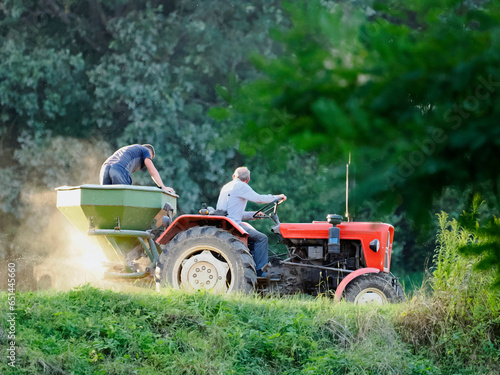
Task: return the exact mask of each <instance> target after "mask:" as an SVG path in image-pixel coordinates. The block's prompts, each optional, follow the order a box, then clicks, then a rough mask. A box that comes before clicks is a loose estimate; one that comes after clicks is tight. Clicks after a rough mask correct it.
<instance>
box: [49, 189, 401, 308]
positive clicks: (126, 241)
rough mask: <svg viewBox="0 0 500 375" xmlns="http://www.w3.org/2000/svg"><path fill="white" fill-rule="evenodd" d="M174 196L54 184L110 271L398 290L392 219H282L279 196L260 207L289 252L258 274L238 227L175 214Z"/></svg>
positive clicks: (223, 283)
mask: <svg viewBox="0 0 500 375" xmlns="http://www.w3.org/2000/svg"><path fill="white" fill-rule="evenodd" d="M176 202H177V196H176V195H174V194H169V193H166V192H164V191H162V190H159V189H156V188H153V187H140V186H130V185H106V186H102V185H82V186H75V187H71V186H64V187H60V188H57V207H58V208H59V210H61V212H62V213H63V214H64V215H65V216H66V217H67V218H68V219H69V220H71V222H72V223H73V224H74V225H75V226H76V227H77V228H78V229H79V230H80V231H82V232H86V233H87V234H88V235H89V236H91V237H93V238H94V239H95V240H96V241H97V243H98V244H99V246H100V247H101V249H102V251H103V253H104V255H105V256H106V258H107V260H108V263H107V266H106V267H108V269H109V270H110V271H112V272H107V273H106V274H105V275H106V276H107V277H113V278H124V279H139V278H148V277H149V278H151V277H154V278H155V280H156V283H157V286H159V287H160V286H161V285H170V286H171V287H173V288H177V289H187V290H197V289H206V290H211V291H215V292H222V293H231V292H251V291H254V290H258V291H260V292H262V293H277V294H293V293H299V292H301V293H310V294H318V293H323V294H332V295H333V294H334V295H335V298H336V299H337V300H338V299H340V298H342V297H344V298H345V299H346V300H348V301H352V302H354V303H358V304H362V303H370V302H379V303H384V302H397V301H401V300H402V299H403V298H404V294H403V291H402V288H401V285H400V284H399V282H398V280H397V278H395V277H394V276H392V274H391V273H390V272H389V271H390V263H391V251H392V240H393V237H394V228H393V227H392V226H391V225H389V224H383V223H362V222H343V221H342V217H341V216H338V215H328V216H327V220H326V221H314V222H312V223H293V224H290V223H283V224H282V223H280V221H279V218H278V213H277V211H278V206H279V204H280V201H275V202H273V203H270V204H268V205H266V206H264V207H262V208H261V209H259V210H258V211H257V212H256V214H255V216H256V217H257V215H261V214H262V215H263V216H264V217H267V218H270V219H271V220H272V221H273V225H272V228H271V231H272V232H274V233H276V235H278V237H279V238H280V242H281V243H282V244H284V245H285V246H286V250H287V251H286V252H282V253H281V254H280V255H276V256H273V257H272V258H271V261H270V263H269V264H268V265H267V275H268V277H266V278H257V275H256V272H255V263H254V260H253V257H252V254H251V251H252V249H251V246H250V247H249V246H248V245H249V244H248V233H247V232H246V231H245V229H244V228H243V227H242V226H240V225H239V224H237V223H236V222H234V221H233V220H231V219H229V218H228V217H226V216H222V215H217V212H211V210H209V209H206V208H203V209H202V210H200V214H199V215H198V214H197V215H189V214H188V215H181V216H178V217H176V218H175V220H174V217H175V212H176Z"/></svg>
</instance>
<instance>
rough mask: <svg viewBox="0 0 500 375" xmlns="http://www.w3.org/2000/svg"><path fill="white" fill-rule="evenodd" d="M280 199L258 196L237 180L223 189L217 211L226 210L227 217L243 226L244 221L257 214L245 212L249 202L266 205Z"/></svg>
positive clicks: (271, 196)
mask: <svg viewBox="0 0 500 375" xmlns="http://www.w3.org/2000/svg"><path fill="white" fill-rule="evenodd" d="M278 198H279V196H277V195H272V194H265V195H261V194H257V193H256V192H255V191H254V190H253V189H252V188H251V187H250V186H249V185H248V184H247V183H246V182H243V181H241V180H240V179H238V178H235V179H234V180H233V181H231V182H228V183H227V184H225V185H224V186H223V187H222V189H221V191H220V194H219V199H218V201H217V209H218V210H226V211H227V217H229V218H230V219H232V220H234V221H236V222H237V223H238V224H241V221H242V220H250V219H252V217H253V215H254V214H255V212H249V211H245V208H246V206H247V202H248V201H251V202H254V203H257V204H265V203H271V202H272V201H274V200H276V199H278Z"/></svg>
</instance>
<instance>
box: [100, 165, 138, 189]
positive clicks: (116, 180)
mask: <svg viewBox="0 0 500 375" xmlns="http://www.w3.org/2000/svg"><path fill="white" fill-rule="evenodd" d="M99 182H100V184H101V185H117V184H123V185H132V177H131V176H130V172H129V171H127V170H126V169H125V168H123V167H122V166H121V165H119V164H103V165H102V167H101V173H100V175H99Z"/></svg>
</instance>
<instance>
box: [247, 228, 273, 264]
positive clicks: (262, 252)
mask: <svg viewBox="0 0 500 375" xmlns="http://www.w3.org/2000/svg"><path fill="white" fill-rule="evenodd" d="M242 226H243V228H245V230H246V231H247V232H248V234H249V235H250V236H249V237H248V245H249V248H250V250H252V249H253V260H254V261H255V269H256V270H257V271H258V270H260V269H261V268H262V267H264V266H265V265H266V264H267V262H268V260H269V254H268V246H267V236H266V235H265V234H264V233H261V232H259V231H258V230H257V229H255V228H254V227H252V226H251V225H250V224H248V223H242Z"/></svg>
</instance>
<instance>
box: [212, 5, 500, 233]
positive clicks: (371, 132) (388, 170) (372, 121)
mask: <svg viewBox="0 0 500 375" xmlns="http://www.w3.org/2000/svg"><path fill="white" fill-rule="evenodd" d="M326 4H327V5H326V6H325V2H319V1H312V2H301V3H300V4H299V3H297V2H294V3H293V4H292V3H288V4H287V5H286V6H285V8H286V9H287V11H288V12H289V14H290V18H291V22H292V27H291V28H289V29H280V30H276V31H275V32H274V38H275V39H276V40H277V41H278V42H280V43H281V45H282V46H283V50H284V53H283V54H282V55H280V56H279V57H278V58H276V59H269V58H266V57H264V56H262V55H259V54H256V55H254V57H253V62H254V64H255V66H256V67H257V68H258V69H259V71H261V72H262V73H263V74H264V77H263V78H261V79H258V80H254V81H252V82H248V83H244V84H242V85H240V86H235V87H229V88H228V89H226V90H225V91H227V93H228V94H227V100H228V102H229V106H228V107H227V108H222V109H221V108H217V109H214V110H213V111H212V114H213V115H214V116H215V117H216V118H219V119H222V118H230V119H231V120H232V121H240V122H242V123H245V124H246V128H245V129H246V130H245V133H244V137H246V138H247V139H248V140H249V141H248V142H249V143H251V144H252V145H254V146H252V148H253V149H256V148H257V150H258V151H259V152H269V151H270V150H273V149H275V148H276V146H277V145H279V144H280V143H281V142H287V141H291V142H292V144H293V145H294V146H295V147H296V148H297V149H299V150H305V151H307V152H314V153H316V154H318V155H319V158H320V160H322V161H326V162H328V163H337V164H338V163H344V162H345V160H346V159H347V155H348V153H349V152H352V155H353V158H354V161H355V164H356V166H357V189H358V194H359V195H360V196H363V197H367V198H368V199H371V200H374V201H379V202H381V207H383V208H385V209H386V211H391V210H394V209H395V207H399V208H400V210H403V212H406V213H407V214H408V215H409V216H410V217H412V218H413V220H414V224H415V225H416V226H421V225H424V223H425V222H428V220H429V218H430V214H431V213H432V204H433V202H434V201H435V200H436V198H438V197H439V196H440V195H441V194H442V192H443V190H444V189H445V188H446V187H450V186H452V187H455V188H458V189H461V190H465V189H470V190H472V191H482V192H484V193H485V194H489V195H490V196H491V197H493V201H492V202H490V203H491V204H492V205H496V204H498V203H497V202H498V198H499V193H500V191H499V188H498V183H499V180H498V173H497V168H496V167H495V160H496V159H497V155H498V153H499V151H500V143H499V141H498V140H499V139H500V127H498V126H497V121H498V115H499V108H500V105H499V104H500V93H499V90H498V88H499V87H500V74H499V72H498V69H497V67H498V64H499V61H500V49H499V48H498V43H499V36H500V26H499V25H500V12H499V5H498V3H496V2H490V1H482V2H475V3H473V2H468V3H463V2H462V1H455V0H441V1H438V2H436V1H428V0H420V1H416V2H412V3H411V4H409V3H407V2H399V1H374V2H373V5H372V7H369V8H368V10H367V11H366V12H361V11H360V10H357V9H353V8H352V7H351V6H348V5H344V4H334V5H332V3H326ZM276 113H286V114H287V116H288V120H287V122H286V124H284V123H280V124H279V125H278V127H276V123H275V122H274V121H273V120H274V119H275V117H276ZM273 126H274V128H273ZM269 130H271V131H273V134H274V136H273V138H272V140H271V141H270V142H260V146H255V144H259V142H258V137H259V135H260V134H265V132H266V131H269ZM256 141H257V142H256ZM242 146H243V148H245V146H246V145H242ZM496 211H497V212H498V206H497V209H496Z"/></svg>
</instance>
